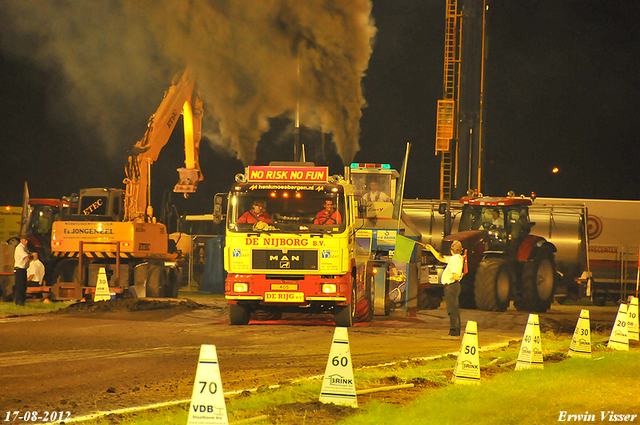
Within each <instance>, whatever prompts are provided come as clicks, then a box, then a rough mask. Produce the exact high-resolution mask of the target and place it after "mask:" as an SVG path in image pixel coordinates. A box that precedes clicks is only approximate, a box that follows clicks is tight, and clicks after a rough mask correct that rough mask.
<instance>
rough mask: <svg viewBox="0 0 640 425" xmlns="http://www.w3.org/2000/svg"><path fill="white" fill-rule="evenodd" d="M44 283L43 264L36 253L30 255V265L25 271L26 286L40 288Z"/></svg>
mask: <svg viewBox="0 0 640 425" xmlns="http://www.w3.org/2000/svg"><path fill="white" fill-rule="evenodd" d="M43 283H44V264H42V261H40V259H39V258H38V253H37V252H34V253H32V254H31V263H30V264H29V268H28V269H27V286H40V285H42V284H43Z"/></svg>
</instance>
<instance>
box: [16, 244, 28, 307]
mask: <svg viewBox="0 0 640 425" xmlns="http://www.w3.org/2000/svg"><path fill="white" fill-rule="evenodd" d="M27 243H29V240H28V239H27V236H26V235H21V236H20V243H19V244H18V246H16V250H15V252H14V254H13V260H14V262H13V268H14V276H15V281H14V283H13V302H14V303H15V304H16V305H24V303H25V301H26V299H27V267H29V251H28V250H27Z"/></svg>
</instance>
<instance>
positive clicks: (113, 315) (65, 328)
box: [0, 298, 617, 423]
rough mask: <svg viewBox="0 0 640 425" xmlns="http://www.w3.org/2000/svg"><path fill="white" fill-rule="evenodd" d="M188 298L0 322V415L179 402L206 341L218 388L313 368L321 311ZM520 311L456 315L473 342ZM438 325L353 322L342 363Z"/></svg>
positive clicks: (512, 331) (424, 345) (318, 353)
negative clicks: (232, 307) (248, 311)
mask: <svg viewBox="0 0 640 425" xmlns="http://www.w3.org/2000/svg"><path fill="white" fill-rule="evenodd" d="M195 301H197V303H196V302H193V301H189V302H187V301H184V300H182V301H181V302H174V303H172V304H171V305H167V304H166V303H159V302H156V303H155V304H154V303H153V302H151V303H146V302H137V305H135V306H133V307H132V305H120V304H118V303H119V302H120V301H118V302H116V301H110V302H107V303H106V304H105V305H103V306H102V307H103V308H102V309H98V308H97V307H94V308H93V309H89V308H88V306H81V307H80V308H67V309H65V310H63V311H62V312H59V313H49V314H44V315H37V316H24V317H11V318H3V319H0V341H1V344H0V414H1V413H3V412H6V411H14V410H17V411H21V412H25V411H27V410H38V411H52V410H57V411H60V410H64V411H70V412H71V415H72V416H73V417H76V416H80V415H85V414H88V413H93V412H96V411H106V410H112V409H117V408H123V407H132V406H140V405H146V404H152V403H159V402H164V401H171V400H181V399H188V398H189V397H190V396H191V390H192V386H193V379H194V374H195V369H196V364H197V360H198V354H199V349H200V345H201V344H214V345H216V349H217V352H218V359H219V362H220V369H221V374H222V381H223V386H224V390H225V391H234V390H244V389H251V388H256V387H259V386H262V385H271V384H277V383H281V382H286V381H291V380H293V379H296V378H302V377H307V376H316V375H321V374H322V373H324V368H325V366H326V362H327V356H328V354H329V349H330V346H331V340H332V337H333V331H334V324H333V321H332V319H331V316H315V317H311V318H310V317H308V316H296V315H288V316H287V315H285V317H284V318H283V320H281V321H279V322H255V321H254V322H251V323H250V324H249V325H248V326H240V327H237V326H230V325H229V324H228V318H227V314H228V311H227V306H226V302H225V301H224V300H221V299H211V298H209V299H204V298H203V299H195ZM198 303H200V304H198ZM167 307H168V308H167ZM132 308H133V309H136V310H138V311H130V310H131V309H132ZM581 308H582V307H578V306H559V305H554V306H552V309H551V310H550V311H549V312H547V313H544V314H541V315H540V322H541V328H542V330H543V331H544V330H553V331H555V332H558V331H561V332H565V333H572V332H573V328H574V326H575V323H576V321H577V318H578V314H579V312H580V309H581ZM587 308H588V309H589V310H590V314H591V325H592V328H594V329H599V330H602V331H606V329H610V328H611V325H612V324H613V321H614V319H615V315H616V311H617V310H616V307H614V306H608V307H595V306H589V307H587ZM145 309H146V310H145ZM527 316H528V315H527V313H520V312H517V311H515V310H513V309H512V308H511V309H509V310H508V311H507V312H506V313H490V312H479V311H474V310H463V311H462V321H463V323H465V322H466V321H467V320H474V321H476V322H478V332H479V344H480V345H481V346H487V345H492V344H496V343H501V342H507V341H509V340H514V339H520V338H521V337H522V332H523V331H524V326H525V324H526V321H527ZM447 330H448V318H447V314H446V310H445V309H444V307H441V308H439V309H438V310H422V311H420V312H419V313H418V315H417V317H406V315H404V314H403V313H400V312H394V313H392V315H391V316H390V317H385V318H376V319H374V321H373V322H372V323H367V324H359V325H357V326H355V327H353V328H351V329H350V330H349V341H350V348H351V356H352V360H353V364H354V367H356V368H357V367H361V366H370V365H376V364H381V363H387V362H393V361H402V360H406V359H410V358H419V357H428V356H433V355H439V354H444V353H447V352H455V351H457V350H458V349H459V344H460V343H459V341H445V340H442V339H441V338H440V337H441V335H443V334H445V333H446V331H447ZM16 423H20V422H16Z"/></svg>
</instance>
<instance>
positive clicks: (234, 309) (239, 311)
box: [229, 304, 251, 325]
mask: <svg viewBox="0 0 640 425" xmlns="http://www.w3.org/2000/svg"><path fill="white" fill-rule="evenodd" d="M250 317H251V313H250V312H249V309H248V308H247V307H245V306H243V305H238V304H229V321H230V322H231V324H232V325H246V324H248V323H249V318H250Z"/></svg>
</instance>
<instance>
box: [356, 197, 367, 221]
mask: <svg viewBox="0 0 640 425" xmlns="http://www.w3.org/2000/svg"><path fill="white" fill-rule="evenodd" d="M367 206H368V202H367V201H365V200H364V199H362V198H361V199H358V218H360V219H365V218H367Z"/></svg>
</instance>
